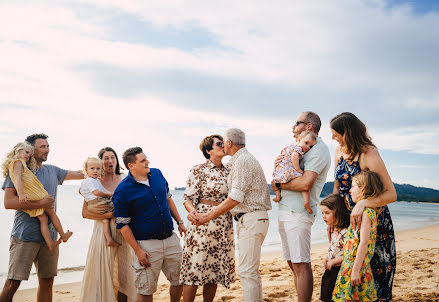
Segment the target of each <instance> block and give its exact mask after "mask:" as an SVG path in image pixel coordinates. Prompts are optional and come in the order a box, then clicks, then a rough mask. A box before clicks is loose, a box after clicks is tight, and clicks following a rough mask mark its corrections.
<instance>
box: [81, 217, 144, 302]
mask: <svg viewBox="0 0 439 302" xmlns="http://www.w3.org/2000/svg"><path fill="white" fill-rule="evenodd" d="M103 227H104V224H103V223H102V221H101V220H95V223H94V227H93V234H92V236H91V238H90V245H89V247H88V253H87V261H86V264H85V269H84V276H83V278H82V285H81V294H80V297H79V301H80V302H116V296H115V293H116V292H118V291H119V292H121V293H123V294H125V295H126V296H127V297H128V301H129V302H134V301H136V300H137V291H136V287H135V285H134V270H133V268H132V266H131V265H132V263H133V256H132V253H131V250H130V249H131V247H130V246H129V245H128V244H127V243H126V241H125V240H124V239H123V236H122V235H121V234H120V233H119V232H117V231H116V224H115V223H114V221H113V220H111V223H110V228H111V234H112V237H113V239H114V240H116V241H117V242H119V243H121V244H122V245H121V246H119V247H110V246H107V241H106V239H105V236H104V229H103Z"/></svg>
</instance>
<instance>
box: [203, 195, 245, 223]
mask: <svg viewBox="0 0 439 302" xmlns="http://www.w3.org/2000/svg"><path fill="white" fill-rule="evenodd" d="M238 204H239V202H238V201H236V200H233V199H232V198H231V197H227V199H226V200H224V201H223V202H222V203H220V204H219V205H218V206H216V207H214V208H213V209H212V210H211V211H210V212H209V213H198V214H197V217H198V221H197V225H202V224H205V223H206V222H209V221H210V220H212V219H215V218H217V217H218V216H221V215H223V214H225V213H227V212H229V211H230V210H231V209H233V208H234V207H236V206H237V205H238Z"/></svg>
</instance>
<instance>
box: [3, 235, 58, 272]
mask: <svg viewBox="0 0 439 302" xmlns="http://www.w3.org/2000/svg"><path fill="white" fill-rule="evenodd" d="M58 256H59V249H58V246H57V247H56V249H55V250H54V251H53V252H51V251H49V249H48V248H47V245H46V243H45V242H28V241H21V240H20V239H18V238H17V237H14V236H11V246H10V247H9V269H8V279H12V280H28V279H29V275H30V271H31V269H32V263H35V267H36V268H37V274H38V277H39V278H53V277H55V276H56V275H57V272H58Z"/></svg>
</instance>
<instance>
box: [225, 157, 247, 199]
mask: <svg viewBox="0 0 439 302" xmlns="http://www.w3.org/2000/svg"><path fill="white" fill-rule="evenodd" d="M233 170H234V171H233V174H232V175H233V176H232V188H231V190H230V193H229V197H230V198H232V199H233V200H235V201H237V202H239V203H241V202H243V201H244V196H245V192H247V191H248V188H249V187H250V184H251V181H252V174H253V169H252V167H251V166H250V165H249V164H248V163H247V162H246V161H240V160H237V161H236V162H235V164H234V165H233Z"/></svg>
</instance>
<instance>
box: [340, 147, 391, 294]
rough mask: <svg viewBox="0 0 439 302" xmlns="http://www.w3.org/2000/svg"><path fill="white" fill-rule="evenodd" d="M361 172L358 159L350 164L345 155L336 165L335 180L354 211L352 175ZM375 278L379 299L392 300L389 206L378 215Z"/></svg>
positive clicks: (349, 207) (373, 265)
mask: <svg viewBox="0 0 439 302" xmlns="http://www.w3.org/2000/svg"><path fill="white" fill-rule="evenodd" d="M360 172H361V168H360V163H359V161H358V160H356V161H353V162H352V163H351V164H349V163H348V162H347V161H346V160H345V159H344V158H343V156H341V157H340V160H339V161H338V163H337V166H336V167H335V180H337V181H338V183H339V185H340V189H339V195H340V196H341V197H344V199H345V203H346V207H347V208H348V210H349V211H352V209H353V207H354V206H355V202H353V201H352V197H351V194H350V193H349V190H350V189H351V186H352V177H353V176H354V175H355V174H357V173H360ZM370 265H371V267H372V272H373V278H374V280H375V287H376V290H377V295H378V301H390V300H391V299H392V286H393V277H394V276H395V269H396V249H395V233H394V230H393V223H392V217H390V211H389V208H388V207H387V206H384V207H383V211H382V212H381V214H380V215H379V216H378V226H377V239H376V243H375V253H374V255H373V258H372V260H371V262H370Z"/></svg>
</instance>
